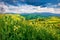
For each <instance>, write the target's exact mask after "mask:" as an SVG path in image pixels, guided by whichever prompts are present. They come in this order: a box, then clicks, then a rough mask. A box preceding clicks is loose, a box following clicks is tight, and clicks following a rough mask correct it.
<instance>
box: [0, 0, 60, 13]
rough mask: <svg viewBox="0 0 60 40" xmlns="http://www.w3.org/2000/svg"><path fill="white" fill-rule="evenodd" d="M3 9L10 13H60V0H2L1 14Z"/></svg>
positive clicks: (0, 0) (0, 1)
mask: <svg viewBox="0 0 60 40" xmlns="http://www.w3.org/2000/svg"><path fill="white" fill-rule="evenodd" d="M1 7H3V8H1ZM2 9H4V10H3V11H4V12H8V13H34V12H52V13H60V0H0V12H1V11H2Z"/></svg>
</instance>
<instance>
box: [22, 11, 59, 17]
mask: <svg viewBox="0 0 60 40" xmlns="http://www.w3.org/2000/svg"><path fill="white" fill-rule="evenodd" d="M21 15H23V16H24V15H26V16H27V15H33V16H34V15H37V16H38V15H40V16H60V14H57V13H49V12H42V13H22V14H21Z"/></svg>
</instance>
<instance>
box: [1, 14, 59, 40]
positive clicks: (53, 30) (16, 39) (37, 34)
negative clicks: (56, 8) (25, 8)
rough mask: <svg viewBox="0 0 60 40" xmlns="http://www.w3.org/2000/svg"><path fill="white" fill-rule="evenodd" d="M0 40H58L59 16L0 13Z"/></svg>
mask: <svg viewBox="0 0 60 40" xmlns="http://www.w3.org/2000/svg"><path fill="white" fill-rule="evenodd" d="M27 18H29V17H27ZM0 40H60V18H59V17H55V16H52V17H49V18H35V19H29V20H26V19H25V17H23V16H21V15H20V14H0Z"/></svg>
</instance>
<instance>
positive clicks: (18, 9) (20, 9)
mask: <svg viewBox="0 0 60 40" xmlns="http://www.w3.org/2000/svg"><path fill="white" fill-rule="evenodd" d="M1 6H2V7H3V8H4V10H5V11H3V12H5V13H34V12H51V13H60V8H48V7H44V8H41V7H40V6H32V5H20V6H11V5H9V6H6V5H4V4H3V5H1V4H0V8H1ZM0 11H1V10H0Z"/></svg>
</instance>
